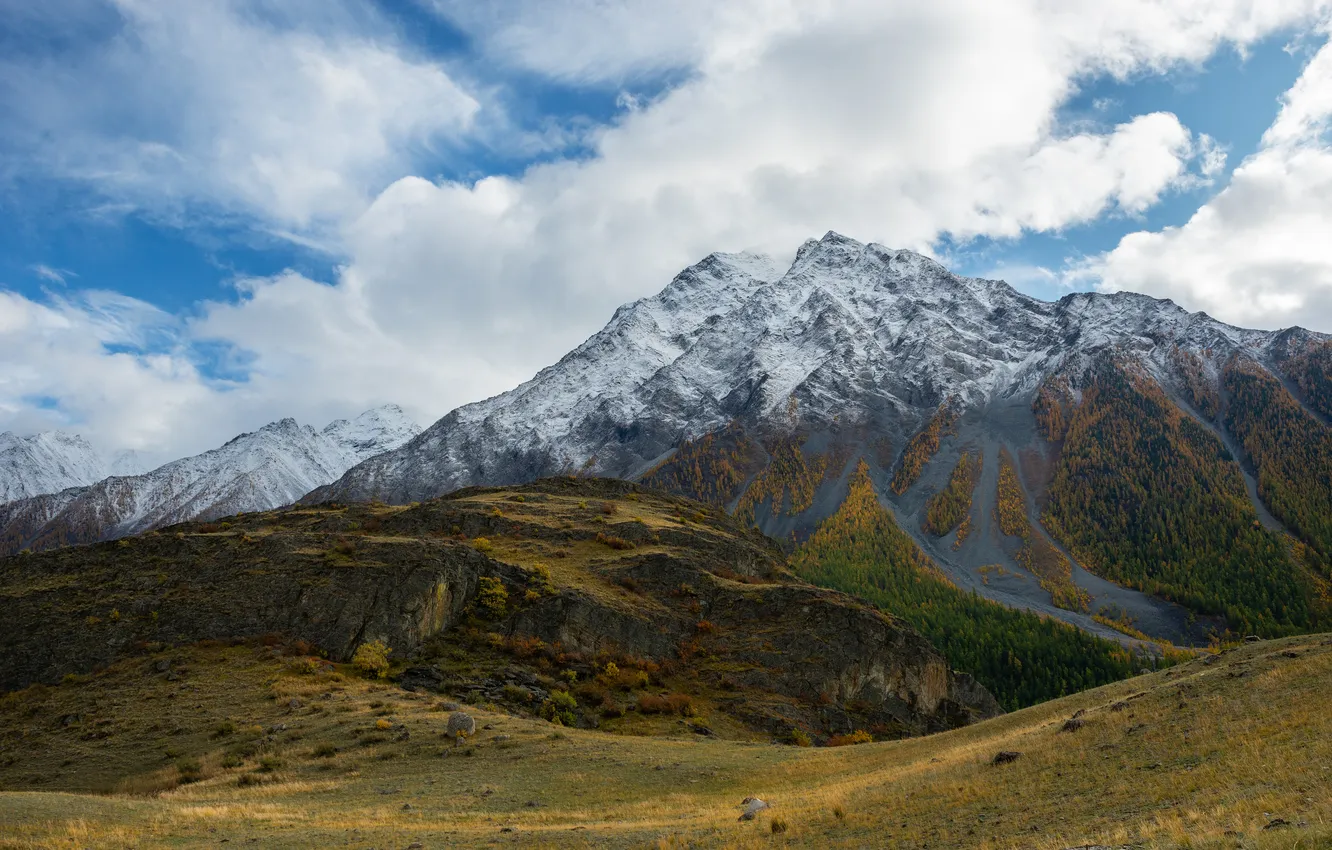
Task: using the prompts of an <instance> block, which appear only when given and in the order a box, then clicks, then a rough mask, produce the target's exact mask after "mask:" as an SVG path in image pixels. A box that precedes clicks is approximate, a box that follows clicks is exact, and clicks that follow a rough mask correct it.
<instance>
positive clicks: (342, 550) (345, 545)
mask: <svg viewBox="0 0 1332 850" xmlns="http://www.w3.org/2000/svg"><path fill="white" fill-rule="evenodd" d="M329 552H330V553H332V554H334V555H341V556H342V557H344V558H350V557H352V556H353V555H355V554H356V543H355V542H353V541H351V540H339V541H338V542H337V543H334V544H333V547H332V548H331V549H329Z"/></svg>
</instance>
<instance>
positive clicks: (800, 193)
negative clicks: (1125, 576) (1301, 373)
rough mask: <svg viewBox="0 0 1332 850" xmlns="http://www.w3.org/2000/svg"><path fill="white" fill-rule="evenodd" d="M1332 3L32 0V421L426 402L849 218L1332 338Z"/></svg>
mask: <svg viewBox="0 0 1332 850" xmlns="http://www.w3.org/2000/svg"><path fill="white" fill-rule="evenodd" d="M1329 32H1332V0H1253V2H1241V0H896V2H883V0H729V2H726V3H717V2H715V0H676V1H675V2H673V3H660V2H656V0H488V2H478V0H472V2H463V1H462V0H280V2H279V0H191V2H189V3H180V2H177V0H44V2H42V3H32V2H30V0H0V432H2V431H5V430H13V431H15V432H17V433H20V434H30V433H34V432H36V431H41V430H48V429H61V430H66V431H71V432H77V433H81V434H83V435H85V436H86V437H88V438H89V439H90V440H92V441H93V442H94V444H95V445H97V446H98V447H99V448H101V449H102V450H104V451H107V452H112V451H119V450H123V449H134V450H136V451H138V452H140V454H141V455H142V456H143V457H144V458H145V459H146V460H151V461H166V460H170V459H172V458H175V457H179V456H183V455H185V454H190V453H195V452H198V451H202V450H205V449H207V448H210V447H213V446H216V445H219V444H220V443H222V442H224V441H226V440H227V439H229V438H231V437H232V436H234V435H236V434H237V433H240V432H243V431H247V430H253V429H255V428H258V427H260V426H262V425H263V424H265V423H267V422H270V421H273V420H276V419H279V418H282V417H286V416H294V417H296V418H297V419H298V420H299V421H301V422H305V423H309V424H313V425H316V426H322V425H323V424H325V423H326V422H328V421H330V420H331V419H334V418H337V417H348V416H354V415H356V414H357V413H359V412H361V411H362V410H365V409H367V408H370V407H373V406H376V405H379V404H385V403H397V404H400V405H402V407H403V408H404V409H405V410H407V412H408V413H409V414H410V415H412V416H413V417H414V418H415V419H417V420H418V421H419V422H421V423H422V424H428V423H430V422H433V421H434V420H435V419H437V418H439V417H440V416H442V415H443V414H445V413H447V412H448V411H449V410H451V409H453V408H454V407H456V406H458V405H460V404H464V403H467V402H470V401H476V400H479V399H482V398H485V397H488V396H491V395H494V394H496V393H499V392H502V391H504V390H506V389H509V388H511V387H513V386H515V385H516V384H518V383H520V382H522V381H524V380H527V379H528V378H530V377H531V376H532V375H533V374H535V373H536V372H537V371H538V370H539V369H541V368H542V367H544V366H546V365H549V364H551V363H553V362H555V361H556V360H558V359H559V357H560V356H562V355H563V354H564V353H565V352H567V351H568V350H569V349H571V348H572V347H574V346H575V345H577V344H578V343H579V342H581V341H582V340H583V339H585V338H586V337H587V336H589V335H590V334H592V333H594V332H595V331H596V330H598V329H599V328H600V327H601V326H602V325H603V324H604V323H605V322H606V321H607V320H608V319H609V317H610V315H611V313H612V312H613V311H614V309H615V307H617V306H618V305H620V304H622V303H625V302H627V301H631V300H633V299H635V298H640V297H643V296H646V295H650V294H652V293H654V292H656V291H657V290H659V289H661V288H662V287H663V286H664V285H665V284H666V283H668V282H669V280H670V279H671V278H672V277H673V276H674V275H675V274H676V273H677V272H679V271H680V270H681V269H682V268H684V267H685V266H687V265H689V264H691V263H694V262H697V261H698V260H700V259H701V258H703V257H704V256H706V255H707V254H709V253H711V252H713V251H741V250H753V251H762V252H766V253H771V254H773V255H774V256H777V257H780V258H790V257H792V256H793V255H794V253H795V250H796V248H797V247H798V246H799V245H800V244H801V243H802V242H803V241H804V240H805V239H808V238H811V237H818V236H821V235H822V234H823V233H825V232H826V231H828V230H836V231H838V232H840V233H844V234H846V235H848V236H852V237H854V238H856V239H860V240H862V241H867V242H868V241H873V242H878V243H881V244H884V245H888V246H890V247H894V248H910V249H913V250H917V251H921V252H922V253H926V254H930V255H932V256H935V257H937V258H939V259H940V260H941V261H943V262H945V263H946V264H947V265H949V266H950V267H951V268H952V269H954V270H955V271H957V272H959V273H963V274H968V275H976V276H984V277H992V278H1001V279H1004V280H1007V281H1008V282H1009V283H1011V284H1012V285H1013V286H1015V287H1017V288H1018V289H1019V290H1021V291H1024V292H1027V293H1029V294H1031V295H1035V296H1037V297H1040V298H1047V299H1054V298H1058V297H1060V296H1061V295H1063V294H1066V293H1067V292H1069V291H1071V290H1074V289H1079V290H1103V291H1115V290H1121V289H1129V290H1134V291H1139V292H1145V293H1148V294H1150V295H1154V296H1157V297H1162V298H1171V299H1173V300H1175V301H1176V302H1177V303H1179V304H1181V305H1182V306H1184V307H1186V308H1188V309H1190V310H1203V311H1206V312H1208V313H1209V314H1211V315H1213V316H1215V317H1217V318H1219V319H1222V320H1224V321H1227V322H1231V323H1234V324H1238V325H1242V326H1246V327H1257V328H1279V327H1287V326H1290V325H1301V326H1304V327H1307V328H1311V329H1314V330H1320V331H1325V332H1328V331H1332V135H1330V134H1329V127H1330V124H1332V46H1329V44H1328V37H1329Z"/></svg>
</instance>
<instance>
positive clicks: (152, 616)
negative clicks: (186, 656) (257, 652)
mask: <svg viewBox="0 0 1332 850" xmlns="http://www.w3.org/2000/svg"><path fill="white" fill-rule="evenodd" d="M329 542H330V541H328V540H318V541H315V540H312V539H311V538H309V537H305V536H286V535H270V536H268V537H265V538H262V539H256V540H254V541H253V542H248V543H241V542H239V540H238V537H237V535H233V534H199V533H196V532H195V531H194V530H191V531H190V532H189V533H184V534H183V536H182V537H179V538H178V537H176V535H175V534H174V533H172V534H166V535H161V536H154V537H146V538H137V539H134V540H133V541H126V543H127V544H128V545H121V544H119V543H101V544H96V545H94V546H82V547H72V548H66V549H61V550H57V551H55V552H51V553H44V554H37V555H20V556H16V557H13V558H8V559H4V560H0V586H3V587H4V588H5V589H6V591H7V593H6V595H4V596H0V618H3V619H4V621H5V622H7V623H9V624H11V625H10V626H9V627H6V628H5V629H4V630H3V633H2V634H0V655H2V656H3V658H2V659H0V690H9V689H13V688H17V687H23V686H24V685H27V684H30V683H32V682H39V681H42V682H54V681H59V679H60V677H61V676H63V675H64V674H65V673H69V672H87V671H88V670H91V669H92V668H93V667H96V666H99V665H105V664H107V663H110V662H111V661H113V660H114V659H116V658H118V657H120V656H122V655H124V654H126V653H128V652H131V651H132V650H133V646H134V644H135V643H136V642H137V641H139V640H167V641H172V642H191V641H196V640H203V639H227V638H232V637H246V636H255V635H263V634H267V633H270V632H277V633H282V634H286V635H290V636H293V637H298V638H301V639H304V640H307V641H310V642H311V643H313V644H315V645H316V646H319V647H322V648H323V649H325V650H326V651H328V652H329V653H330V654H331V655H332V656H333V657H334V658H339V659H343V660H345V659H348V658H350V656H351V653H352V652H353V651H354V650H355V648H356V647H357V646H358V645H359V644H360V643H361V642H363V641H367V640H372V639H375V638H381V639H383V640H385V641H386V642H388V643H389V645H390V646H392V647H394V649H395V650H396V651H397V652H398V653H410V652H412V651H413V650H414V649H415V648H416V647H417V646H419V645H420V643H421V641H422V640H424V639H425V638H427V637H429V636H430V635H433V634H435V633H437V632H438V631H439V630H440V629H442V628H447V627H448V626H450V625H452V624H453V623H454V622H456V620H457V617H458V615H459V613H460V612H461V610H462V608H463V606H464V605H465V604H466V603H467V601H468V600H470V599H471V597H472V596H473V595H474V594H475V592H476V580H477V576H478V575H480V574H481V571H482V570H483V569H484V568H485V566H486V564H487V563H488V559H486V558H485V557H483V556H481V555H479V554H478V553H476V552H474V551H472V550H471V549H468V548H466V547H450V548H448V549H441V548H440V547H436V546H431V545H428V544H425V543H422V542H412V543H396V544H393V545H383V546H377V545H375V544H373V543H365V544H363V545H362V546H361V548H360V551H359V557H358V560H357V564H356V567H355V568H350V565H347V564H344V565H342V566H337V564H338V563H339V562H330V561H329V559H327V558H326V557H325V556H324V554H323V548H325V547H327V546H328V545H329ZM311 543H314V544H315V545H316V546H320V547H321V548H319V549H315V550H314V551H304V552H303V551H301V550H302V549H303V548H306V547H307V546H308V545H309V544H311Z"/></svg>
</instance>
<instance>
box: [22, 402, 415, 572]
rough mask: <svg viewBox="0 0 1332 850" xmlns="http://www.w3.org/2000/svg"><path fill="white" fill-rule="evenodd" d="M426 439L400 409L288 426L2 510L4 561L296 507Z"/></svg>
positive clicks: (280, 424)
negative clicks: (369, 462) (351, 472)
mask: <svg viewBox="0 0 1332 850" xmlns="http://www.w3.org/2000/svg"><path fill="white" fill-rule="evenodd" d="M419 431H420V427H419V426H417V425H416V424H414V423H413V422H411V421H410V420H409V419H408V418H407V416H406V415H405V414H404V413H403V411H402V410H401V408H399V407H397V406H396V405H387V406H385V407H380V408H376V409H374V410H370V411H367V412H365V413H363V414H361V415H360V416H358V417H357V418H355V419H353V420H350V421H348V420H338V421H336V422H333V423H331V424H330V425H328V426H327V427H326V428H324V430H322V431H317V430H315V429H314V428H312V427H310V426H308V425H300V424H298V423H297V422H296V420H294V419H283V420H281V421H279V422H274V423H271V424H269V425H265V426H264V427H263V428H260V429H259V430H258V431H254V432H253V433H248V434H241V435H240V436H238V437H236V438H235V439H233V440H231V441H230V442H228V443H227V444H225V445H223V446H221V447H219V448H216V449H213V450H211V451H208V452H204V453H203V454H200V455H196V456H194V457H187V458H182V459H180V460H176V461H172V462H171V463H168V464H166V465H165V466H161V467H158V468H157V469H154V470H152V471H151V472H147V473H144V474H142V475H132V476H113V477H109V478H105V479H103V480H101V481H98V482H97V483H95V484H93V485H91V486H84V487H75V488H71V489H65V490H62V491H60V492H58V493H52V494H47V495H43V496H38V497H35V498H28V499H23V500H20V501H16V502H12V503H10V504H8V505H3V506H0V529H3V530H4V531H3V535H2V537H0V539H2V540H3V543H2V544H0V552H12V551H17V550H18V549H21V548H24V547H28V546H32V547H37V548H40V547H44V546H49V545H59V544H61V543H78V542H90V541H94V540H107V539H112V538H115V537H123V536H125V535H127V534H135V533H138V532H142V531H147V530H149V529H153V528H159V527H161V526H164V525H170V524H172V523H175V522H182V521H184V520H188V519H196V518H203V519H211V518H215V517H221V516H228V515H230V514H235V513H241V512H249V511H260V510H268V509H270V508H275V507H278V506H280V505H286V504H290V503H291V502H294V501H296V500H297V499H299V498H300V497H301V496H302V495H303V494H304V493H307V492H309V491H310V490H311V489H313V488H315V487H318V486H320V485H321V484H327V483H328V482H330V481H332V480H334V479H336V478H337V477H338V476H339V475H341V474H342V473H343V472H345V471H346V470H347V469H348V468H349V467H351V466H352V465H354V464H356V463H359V462H361V461H363V460H365V459H366V458H369V457H373V456H374V455H376V454H379V453H380V452H384V451H388V450H390V449H394V448H397V447H398V446H400V445H402V444H403V443H404V442H405V441H406V440H408V439H410V438H411V437H413V436H415V435H416V434H417V433H418V432H419Z"/></svg>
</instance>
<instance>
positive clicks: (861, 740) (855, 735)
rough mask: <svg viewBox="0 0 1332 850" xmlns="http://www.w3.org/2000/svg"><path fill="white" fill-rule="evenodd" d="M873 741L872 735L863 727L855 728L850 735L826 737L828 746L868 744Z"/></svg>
mask: <svg viewBox="0 0 1332 850" xmlns="http://www.w3.org/2000/svg"><path fill="white" fill-rule="evenodd" d="M873 741H874V736H873V735H871V734H870V733H868V732H866V731H865V730H863V729H857V730H856V731H854V732H852V733H851V734H850V735H833V736H832V737H831V738H829V739H828V746H830V747H845V746H849V745H852V744H869V743H872V742H873Z"/></svg>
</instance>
